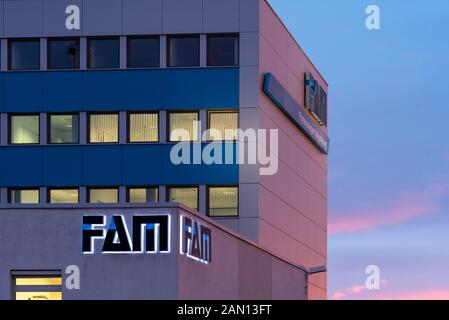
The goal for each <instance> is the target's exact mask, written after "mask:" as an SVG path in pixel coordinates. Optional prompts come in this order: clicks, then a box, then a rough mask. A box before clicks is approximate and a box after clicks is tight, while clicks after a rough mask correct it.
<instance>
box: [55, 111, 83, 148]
mask: <svg viewBox="0 0 449 320" xmlns="http://www.w3.org/2000/svg"><path fill="white" fill-rule="evenodd" d="M49 126H50V139H49V140H50V141H49V143H78V115H76V114H52V115H50V121H49Z"/></svg>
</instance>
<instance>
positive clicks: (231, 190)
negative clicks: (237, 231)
mask: <svg viewBox="0 0 449 320" xmlns="http://www.w3.org/2000/svg"><path fill="white" fill-rule="evenodd" d="M238 199H239V189H238V187H210V188H209V201H208V203H209V208H208V212H209V216H211V217H237V216H238Z"/></svg>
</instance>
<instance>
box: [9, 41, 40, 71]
mask: <svg viewBox="0 0 449 320" xmlns="http://www.w3.org/2000/svg"><path fill="white" fill-rule="evenodd" d="M39 69H40V40H39V39H26V40H10V42H9V70H39Z"/></svg>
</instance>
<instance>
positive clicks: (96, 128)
mask: <svg viewBox="0 0 449 320" xmlns="http://www.w3.org/2000/svg"><path fill="white" fill-rule="evenodd" d="M118 122H119V117H118V114H91V115H89V125H90V134H89V142H90V143H117V142H118Z"/></svg>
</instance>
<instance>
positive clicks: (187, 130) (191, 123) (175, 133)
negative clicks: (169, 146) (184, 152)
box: [169, 112, 199, 142]
mask: <svg viewBox="0 0 449 320" xmlns="http://www.w3.org/2000/svg"><path fill="white" fill-rule="evenodd" d="M169 122H170V124H169V128H170V129H169V130H170V141H174V142H179V141H197V140H198V130H199V127H198V113H197V112H181V113H170V117H169Z"/></svg>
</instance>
